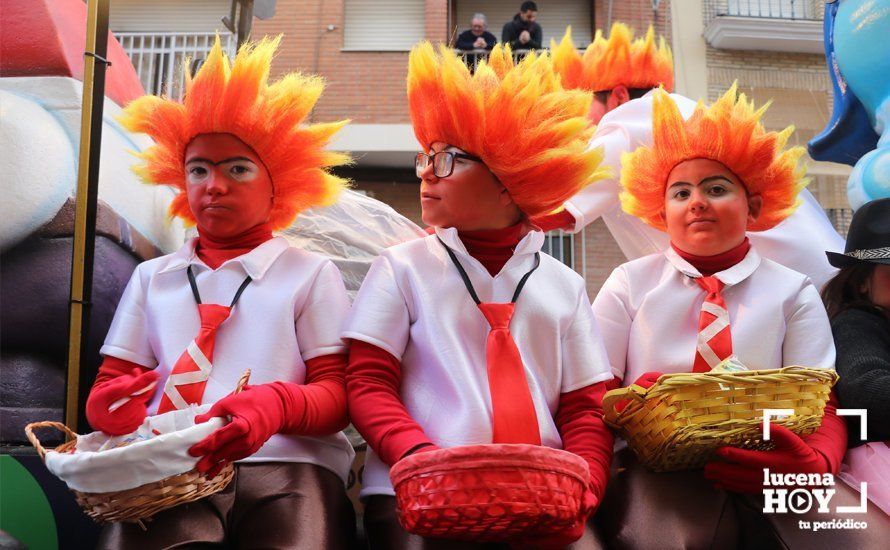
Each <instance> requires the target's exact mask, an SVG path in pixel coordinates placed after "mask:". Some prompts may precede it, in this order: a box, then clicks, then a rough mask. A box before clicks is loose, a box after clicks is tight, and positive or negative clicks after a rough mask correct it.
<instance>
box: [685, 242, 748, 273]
mask: <svg viewBox="0 0 890 550" xmlns="http://www.w3.org/2000/svg"><path fill="white" fill-rule="evenodd" d="M671 248H673V249H674V251H676V253H677V254H678V255H679V256H680V257H681V258H683V259H684V260H686V261H687V262H689V263H690V264H691V265H692V267H694V268H695V269H697V270H698V271H699V272H700V273H701V274H702V275H704V276H705V277H709V276H711V275H713V274H714V273H718V272H720V271H725V270H727V269H729V268H730V267H732V266H734V265H736V264H737V263H739V262H741V261H742V260H744V259H745V256H747V255H748V250H750V249H751V243H750V242H748V237H745V240H744V241H742V242H741V244H739V245H738V246H736V247H734V248H730V249H729V250H727V251H726V252H723V253H720V254H715V255H713V256H696V255H695V254H690V253H688V252H683V251H682V250H680V249H679V248H677V247H676V246H674V243H671Z"/></svg>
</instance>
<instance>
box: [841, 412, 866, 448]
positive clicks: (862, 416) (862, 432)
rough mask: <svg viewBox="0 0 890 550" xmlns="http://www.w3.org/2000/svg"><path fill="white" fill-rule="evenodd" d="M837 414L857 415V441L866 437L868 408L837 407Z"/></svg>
mask: <svg viewBox="0 0 890 550" xmlns="http://www.w3.org/2000/svg"><path fill="white" fill-rule="evenodd" d="M837 415H838V416H858V417H859V441H865V440H867V439H868V409H838V410H837Z"/></svg>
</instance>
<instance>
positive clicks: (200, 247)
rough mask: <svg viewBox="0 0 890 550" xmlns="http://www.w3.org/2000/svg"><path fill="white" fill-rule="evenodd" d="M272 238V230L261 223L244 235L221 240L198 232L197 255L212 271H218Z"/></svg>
mask: <svg viewBox="0 0 890 550" xmlns="http://www.w3.org/2000/svg"><path fill="white" fill-rule="evenodd" d="M271 238H272V228H271V226H270V225H269V224H268V223H261V224H260V225H257V226H255V227H253V228H251V229H248V230H247V231H245V232H244V233H242V234H240V235H238V236H236V237H231V238H228V239H219V238H216V237H213V236H212V235H208V234H207V233H204V232H203V231H201V230H200V229H199V230H198V244H197V246H195V253H196V254H197V255H198V257H199V258H201V261H202V262H204V263H205V264H207V267H209V268H210V269H216V268H218V267H219V266H221V265H222V264H223V263H225V262H226V260H231V259H232V258H237V257H238V256H241V255H243V254H247V253H248V252H250V251H251V250H253V249H254V248H256V247H258V246H259V245H261V244H263V243H264V242H266V241H268V240H269V239H271Z"/></svg>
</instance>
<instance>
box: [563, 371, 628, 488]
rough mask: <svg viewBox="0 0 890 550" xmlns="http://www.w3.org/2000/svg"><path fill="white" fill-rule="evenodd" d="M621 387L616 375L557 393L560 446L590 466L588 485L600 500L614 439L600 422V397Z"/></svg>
mask: <svg viewBox="0 0 890 550" xmlns="http://www.w3.org/2000/svg"><path fill="white" fill-rule="evenodd" d="M620 386H621V381H620V380H619V379H618V378H613V379H612V380H607V381H604V382H599V383H596V384H591V385H590V386H587V387H584V388H581V389H578V390H575V391H571V392H568V393H564V394H562V395H560V396H559V409H558V410H557V411H556V418H555V420H556V428H557V429H558V430H559V435H560V436H561V437H562V444H563V448H564V449H565V450H566V451H570V452H572V453H575V454H576V455H578V456H580V457H581V458H583V459H584V460H586V461H587V464H588V466H590V488H591V490H592V491H593V492H594V494H595V495H596V497H597V500H598V501H600V500H602V498H603V495H604V494H605V491H606V483H607V482H608V480H609V468H610V466H611V463H612V444H613V442H614V438H613V436H612V432H611V431H610V430H609V427H608V426H606V423H605V422H604V421H603V396H604V395H605V394H606V392H607V391H609V390H613V389H615V388H618V387H620Z"/></svg>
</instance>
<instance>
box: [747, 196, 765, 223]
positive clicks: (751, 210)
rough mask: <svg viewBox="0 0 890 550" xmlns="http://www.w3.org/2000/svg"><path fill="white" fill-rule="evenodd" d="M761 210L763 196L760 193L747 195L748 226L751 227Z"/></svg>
mask: <svg viewBox="0 0 890 550" xmlns="http://www.w3.org/2000/svg"><path fill="white" fill-rule="evenodd" d="M761 210H763V197H761V196H760V195H751V196H749V197H748V227H751V226H752V225H753V224H754V222H756V221H757V219H758V218H759V217H760V212H761Z"/></svg>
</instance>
